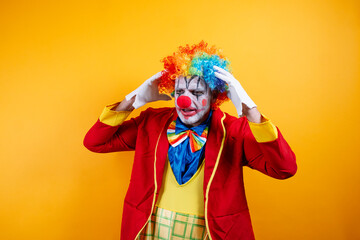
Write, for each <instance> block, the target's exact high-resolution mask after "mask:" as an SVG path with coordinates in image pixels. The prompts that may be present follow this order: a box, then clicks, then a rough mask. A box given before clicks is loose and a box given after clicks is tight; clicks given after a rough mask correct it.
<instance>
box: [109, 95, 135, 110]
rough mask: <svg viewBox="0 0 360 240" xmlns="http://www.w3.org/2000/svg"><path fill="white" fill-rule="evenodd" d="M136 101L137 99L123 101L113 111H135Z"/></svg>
mask: <svg viewBox="0 0 360 240" xmlns="http://www.w3.org/2000/svg"><path fill="white" fill-rule="evenodd" d="M134 101H135V98H134V97H133V98H131V99H129V100H126V99H124V100H122V101H121V102H120V103H119V105H117V106H116V107H114V108H113V109H112V110H114V111H133V110H134V107H133V103H134Z"/></svg>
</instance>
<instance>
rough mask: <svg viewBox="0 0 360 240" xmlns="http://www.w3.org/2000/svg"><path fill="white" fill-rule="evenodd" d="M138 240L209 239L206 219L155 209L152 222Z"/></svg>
mask: <svg viewBox="0 0 360 240" xmlns="http://www.w3.org/2000/svg"><path fill="white" fill-rule="evenodd" d="M137 239H138V240H150V239H152V240H170V239H171V240H205V239H209V238H208V235H207V232H206V227H205V219H204V217H199V216H196V215H191V214H184V213H177V212H173V211H170V210H166V209H163V208H159V207H155V209H154V212H153V213H152V215H151V220H150V221H149V222H148V223H147V225H146V226H145V228H144V229H143V231H142V232H141V233H140V236H139V237H138V238H137Z"/></svg>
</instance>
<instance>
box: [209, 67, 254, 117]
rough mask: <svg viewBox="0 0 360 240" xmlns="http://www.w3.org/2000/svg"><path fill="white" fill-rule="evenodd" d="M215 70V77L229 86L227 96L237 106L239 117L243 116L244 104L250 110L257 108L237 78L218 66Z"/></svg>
mask: <svg viewBox="0 0 360 240" xmlns="http://www.w3.org/2000/svg"><path fill="white" fill-rule="evenodd" d="M214 70H216V72H215V76H216V77H217V78H219V79H221V80H223V81H224V82H226V83H227V84H228V86H229V91H228V94H227V96H228V97H229V98H230V100H231V101H232V103H233V104H234V105H235V108H236V111H237V113H238V115H239V116H242V115H243V107H242V103H243V104H245V105H246V106H247V107H248V108H249V109H251V108H254V107H256V104H255V103H254V102H253V100H251V98H250V97H249V96H248V95H247V93H246V92H245V90H244V88H243V87H242V86H241V84H240V82H239V81H238V80H236V78H235V77H234V76H233V75H232V74H231V73H229V72H228V71H226V70H225V69H222V68H220V67H217V66H214Z"/></svg>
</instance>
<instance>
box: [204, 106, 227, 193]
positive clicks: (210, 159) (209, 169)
mask: <svg viewBox="0 0 360 240" xmlns="http://www.w3.org/2000/svg"><path fill="white" fill-rule="evenodd" d="M223 116H224V113H223V112H222V111H221V110H220V109H218V110H215V111H214V112H213V116H212V118H211V125H210V128H209V134H208V139H207V142H206V145H205V169H204V197H206V196H205V194H206V188H207V185H208V183H209V180H210V177H211V175H212V173H213V170H214V167H215V164H216V160H217V157H218V154H219V151H220V148H221V141H222V139H223V137H224V131H223V125H222V123H221V118H222V117H223Z"/></svg>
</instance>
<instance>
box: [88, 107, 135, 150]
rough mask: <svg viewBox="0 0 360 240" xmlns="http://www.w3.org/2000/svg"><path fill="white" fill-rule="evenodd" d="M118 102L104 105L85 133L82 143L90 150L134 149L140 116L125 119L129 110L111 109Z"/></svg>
mask: <svg viewBox="0 0 360 240" xmlns="http://www.w3.org/2000/svg"><path fill="white" fill-rule="evenodd" d="M118 104H119V103H115V104H112V105H108V106H106V107H105V108H104V110H103V112H102V114H101V115H100V117H99V119H98V120H97V121H96V122H95V124H94V125H93V126H92V127H91V128H90V130H89V131H88V132H87V134H86V135H85V138H84V142H83V143H84V146H85V147H86V148H87V149H89V150H90V151H92V152H97V153H107V152H117V151H130V150H134V149H135V143H136V137H137V132H138V123H137V121H138V120H139V119H140V118H141V117H140V116H139V117H137V118H132V119H130V120H127V121H125V119H126V118H127V117H128V116H129V114H130V112H128V111H113V110H112V108H114V107H115V106H117V105H118Z"/></svg>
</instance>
